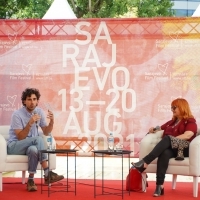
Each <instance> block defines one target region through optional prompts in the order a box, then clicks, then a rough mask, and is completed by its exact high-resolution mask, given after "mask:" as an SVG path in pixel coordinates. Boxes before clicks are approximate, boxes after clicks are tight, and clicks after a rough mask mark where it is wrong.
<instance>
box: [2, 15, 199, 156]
mask: <svg viewBox="0 0 200 200" xmlns="http://www.w3.org/2000/svg"><path fill="white" fill-rule="evenodd" d="M199 52H200V18H153V19H72V20H0V80H1V84H0V97H1V98H0V118H1V120H0V125H9V124H10V119H11V115H12V113H13V111H14V110H16V109H19V108H20V107H21V106H22V103H21V93H22V91H23V90H24V89H25V88H27V87H35V88H38V89H39V90H40V92H41V99H40V102H39V106H40V107H42V108H43V109H44V111H45V112H46V113H47V111H48V109H49V110H51V111H53V112H54V115H55V125H54V129H53V135H54V137H55V139H56V143H57V148H69V147H70V148H76V149H79V151H78V155H84V156H91V155H93V154H92V152H91V151H92V150H94V149H95V150H98V149H107V137H108V135H109V133H110V132H112V133H113V134H114V137H115V143H116V144H118V143H122V144H123V146H124V149H127V150H132V151H133V153H132V154H131V156H132V157H133V156H135V157H137V156H138V152H139V142H140V140H141V139H142V138H143V137H144V135H145V134H146V133H147V132H148V130H149V128H150V127H155V126H157V125H162V124H163V123H165V122H166V121H167V120H170V119H171V117H172V113H171V106H170V103H171V101H172V100H173V99H175V98H178V97H183V98H186V99H187V100H188V102H189V103H190V105H191V109H192V112H193V115H194V116H195V118H196V120H197V122H198V123H199V120H200V115H199V114H200V93H199V91H200V77H199V75H200V67H199V63H200V56H199Z"/></svg>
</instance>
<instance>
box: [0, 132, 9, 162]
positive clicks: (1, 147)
mask: <svg viewBox="0 0 200 200" xmlns="http://www.w3.org/2000/svg"><path fill="white" fill-rule="evenodd" d="M0 152H1V154H0V164H3V163H5V162H6V156H7V143H6V140H5V138H4V137H3V136H2V135H1V134H0Z"/></svg>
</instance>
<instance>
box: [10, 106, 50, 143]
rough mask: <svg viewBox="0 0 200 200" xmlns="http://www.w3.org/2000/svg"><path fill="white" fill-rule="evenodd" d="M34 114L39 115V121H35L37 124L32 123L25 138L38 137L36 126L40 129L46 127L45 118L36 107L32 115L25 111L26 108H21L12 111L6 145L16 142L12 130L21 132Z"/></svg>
mask: <svg viewBox="0 0 200 200" xmlns="http://www.w3.org/2000/svg"><path fill="white" fill-rule="evenodd" d="M34 113H37V114H38V115H40V117H41V118H40V120H38V121H37V123H34V124H33V125H32V127H31V128H30V131H29V133H28V135H27V137H35V136H38V135H39V133H38V127H37V126H40V127H45V126H47V123H46V117H45V114H44V112H43V110H42V109H41V108H39V107H36V108H35V110H34V111H33V112H32V113H30V112H28V111H27V110H26V107H22V108H20V109H19V110H16V111H14V112H13V114H12V118H11V125H10V130H9V139H8V143H10V142H12V141H17V140H18V139H17V136H16V134H15V131H14V130H15V129H21V130H23V129H24V128H25V127H26V126H27V124H28V122H29V120H30V118H31V116H32V115H33V114H34Z"/></svg>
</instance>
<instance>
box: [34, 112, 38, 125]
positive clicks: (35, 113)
mask: <svg viewBox="0 0 200 200" xmlns="http://www.w3.org/2000/svg"><path fill="white" fill-rule="evenodd" d="M33 115H37V112H36V111H35V110H34V111H33ZM35 123H36V125H37V121H36V122H35Z"/></svg>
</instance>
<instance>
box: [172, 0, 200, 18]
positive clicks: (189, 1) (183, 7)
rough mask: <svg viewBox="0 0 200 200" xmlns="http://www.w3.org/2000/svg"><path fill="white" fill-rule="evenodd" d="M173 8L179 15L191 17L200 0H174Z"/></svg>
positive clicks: (176, 14)
mask: <svg viewBox="0 0 200 200" xmlns="http://www.w3.org/2000/svg"><path fill="white" fill-rule="evenodd" d="M172 2H173V3H174V6H173V7H172V10H174V12H175V16H177V17H191V16H192V15H193V13H194V11H195V10H196V9H197V7H198V6H199V4H200V0H172Z"/></svg>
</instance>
